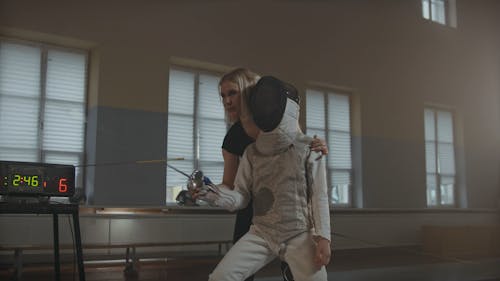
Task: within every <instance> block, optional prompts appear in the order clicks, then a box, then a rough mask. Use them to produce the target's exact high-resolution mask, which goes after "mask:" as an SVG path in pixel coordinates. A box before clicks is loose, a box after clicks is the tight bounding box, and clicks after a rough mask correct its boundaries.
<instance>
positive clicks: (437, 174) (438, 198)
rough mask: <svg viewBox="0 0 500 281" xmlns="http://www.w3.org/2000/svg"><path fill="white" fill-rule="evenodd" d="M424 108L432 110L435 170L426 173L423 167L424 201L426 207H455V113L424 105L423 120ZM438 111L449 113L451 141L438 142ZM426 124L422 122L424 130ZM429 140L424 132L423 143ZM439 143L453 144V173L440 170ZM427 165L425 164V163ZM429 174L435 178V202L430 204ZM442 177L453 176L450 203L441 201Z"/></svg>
mask: <svg viewBox="0 0 500 281" xmlns="http://www.w3.org/2000/svg"><path fill="white" fill-rule="evenodd" d="M426 110H431V111H432V112H433V121H434V124H433V127H434V136H435V137H434V138H435V139H434V141H432V144H433V147H434V152H435V153H434V166H435V171H434V172H433V173H428V171H427V166H426V167H425V175H426V203H427V208H455V207H456V206H458V182H457V180H458V172H457V154H456V150H457V147H456V142H457V128H456V127H457V124H456V113H455V112H454V110H452V109H449V108H443V107H437V106H431V105H426V106H425V107H424V120H425V111H426ZM438 112H447V113H449V114H450V115H451V121H452V124H451V129H452V131H453V133H452V137H453V142H452V143H450V142H442V141H441V142H440V141H439V140H438V132H439V128H438ZM425 126H426V124H425V122H424V131H425V130H426V128H425ZM428 142H430V141H428V140H427V139H426V137H425V133H424V145H425V146H426V145H427V143H428ZM439 144H448V145H449V144H452V145H453V165H454V170H455V173H454V174H445V173H441V172H440V164H439V149H438V147H439ZM424 151H425V154H426V155H427V149H425V148H424ZM425 163H427V157H426V158H425ZM426 165H427V164H426ZM429 175H434V177H435V180H436V204H431V202H430V201H429V197H428V195H427V194H428V192H429V186H428V183H427V177H428V176H429ZM443 177H450V178H451V177H452V178H453V192H452V194H453V202H452V203H450V204H446V203H442V190H441V182H442V178H443Z"/></svg>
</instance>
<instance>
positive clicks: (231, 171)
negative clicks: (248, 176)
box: [222, 149, 239, 189]
mask: <svg viewBox="0 0 500 281" xmlns="http://www.w3.org/2000/svg"><path fill="white" fill-rule="evenodd" d="M222 157H223V158H224V173H223V175H222V183H223V184H224V185H226V186H227V187H229V188H231V189H234V179H235V177H236V172H237V171H238V165H239V157H238V155H236V154H233V153H231V152H229V151H227V150H225V149H222Z"/></svg>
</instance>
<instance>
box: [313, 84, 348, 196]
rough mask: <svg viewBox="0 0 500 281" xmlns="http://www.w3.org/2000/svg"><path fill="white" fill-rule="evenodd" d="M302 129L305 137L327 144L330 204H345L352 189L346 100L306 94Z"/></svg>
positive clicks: (321, 93)
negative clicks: (303, 127) (306, 135)
mask: <svg viewBox="0 0 500 281" xmlns="http://www.w3.org/2000/svg"><path fill="white" fill-rule="evenodd" d="M325 103H326V106H325ZM306 126H307V134H308V135H311V136H312V135H317V136H318V137H320V138H322V139H324V140H325V141H326V142H327V144H328V147H329V150H330V153H329V155H328V156H327V173H328V180H329V192H330V194H331V200H332V203H334V204H349V203H350V193H351V185H352V151H351V150H352V149H351V121H350V100H349V96H348V95H343V94H336V93H333V92H329V91H319V90H313V89H308V90H306Z"/></svg>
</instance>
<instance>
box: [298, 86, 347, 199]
mask: <svg viewBox="0 0 500 281" xmlns="http://www.w3.org/2000/svg"><path fill="white" fill-rule="evenodd" d="M308 90H311V91H316V92H320V93H321V94H322V96H323V97H322V98H323V110H324V118H325V119H324V122H325V128H324V129H319V128H317V127H308V126H307V115H308V113H307V110H306V114H305V117H306V122H305V123H306V133H307V134H309V133H308V130H309V129H314V130H318V131H319V130H324V132H325V142H326V143H327V144H329V143H330V141H329V140H330V131H335V130H330V129H329V113H330V111H331V109H330V108H329V106H328V104H329V103H328V100H329V95H341V96H346V97H347V98H348V102H349V132H348V133H349V143H350V148H351V151H350V158H351V168H350V169H346V168H334V167H330V166H328V163H329V157H333V155H332V152H331V151H332V148H331V147H329V150H330V153H329V154H328V155H326V156H323V157H326V158H327V160H326V163H325V168H326V173H327V184H328V197H329V201H328V202H329V204H330V206H335V207H342V208H348V207H352V206H353V204H354V197H355V195H354V192H355V185H356V179H355V178H356V176H355V173H356V171H355V170H356V167H355V165H354V151H353V150H354V143H353V126H354V121H353V118H354V113H353V101H354V98H353V92H352V91H351V90H348V89H343V88H340V87H331V86H328V87H327V86H316V85H309V86H307V87H306V91H305V100H306V108H307V94H308ZM337 131H338V130H337ZM339 132H341V133H347V132H346V131H339ZM336 171H337V172H348V173H349V178H350V184H349V186H348V190H347V192H348V195H347V199H348V202H347V203H334V202H333V199H332V196H333V195H332V192H333V188H334V187H333V183H332V182H331V181H332V180H331V179H332V177H333V173H334V172H336Z"/></svg>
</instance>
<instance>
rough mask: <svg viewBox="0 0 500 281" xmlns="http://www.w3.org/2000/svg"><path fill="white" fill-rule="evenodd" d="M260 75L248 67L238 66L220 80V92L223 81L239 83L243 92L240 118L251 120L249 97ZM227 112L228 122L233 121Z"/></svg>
mask: <svg viewBox="0 0 500 281" xmlns="http://www.w3.org/2000/svg"><path fill="white" fill-rule="evenodd" d="M259 79H260V76H259V75H258V74H256V73H254V72H252V71H251V70H249V69H247V68H242V67H240V68H236V69H233V70H231V71H230V72H228V73H226V74H224V75H223V76H222V78H221V79H220V81H219V93H220V91H221V85H222V83H223V82H226V81H228V82H232V83H234V84H236V85H238V88H239V90H240V93H241V98H240V103H241V105H240V108H241V111H240V116H239V118H240V120H249V119H251V118H252V115H251V113H250V110H249V109H248V97H249V95H250V90H251V88H252V87H253V86H255V84H257V81H259ZM225 114H226V122H228V123H233V122H234V120H229V118H228V115H227V112H225Z"/></svg>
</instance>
